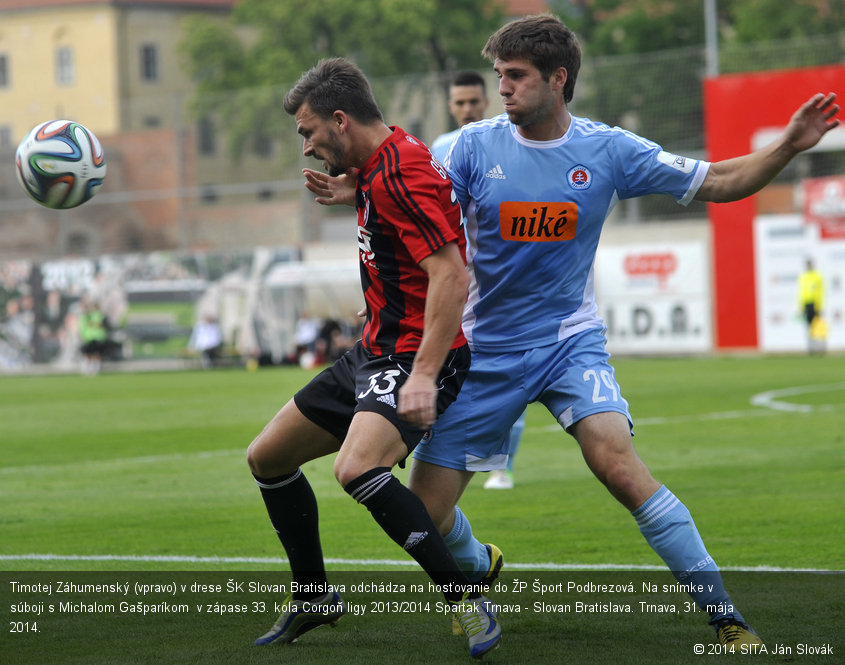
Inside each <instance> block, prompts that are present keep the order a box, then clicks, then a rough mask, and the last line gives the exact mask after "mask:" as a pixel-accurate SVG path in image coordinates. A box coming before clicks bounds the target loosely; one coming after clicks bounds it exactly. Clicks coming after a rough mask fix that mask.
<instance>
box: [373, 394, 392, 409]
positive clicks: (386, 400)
mask: <svg viewBox="0 0 845 665" xmlns="http://www.w3.org/2000/svg"><path fill="white" fill-rule="evenodd" d="M376 402H384V403H385V404H387V406H392V407H393V408H394V409H395V408H396V400H395V399H394V398H393V393H387V394H386V395H382V396H381V397H376Z"/></svg>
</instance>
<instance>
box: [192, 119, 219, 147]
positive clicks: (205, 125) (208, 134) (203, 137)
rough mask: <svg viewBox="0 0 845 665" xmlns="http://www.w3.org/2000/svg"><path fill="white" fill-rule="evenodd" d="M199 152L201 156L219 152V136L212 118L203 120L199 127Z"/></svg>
mask: <svg viewBox="0 0 845 665" xmlns="http://www.w3.org/2000/svg"><path fill="white" fill-rule="evenodd" d="M197 150H198V151H199V153H200V154H201V155H213V154H214V153H216V152H217V135H216V134H215V130H214V122H213V121H212V120H211V118H207V117H206V118H202V119H201V120H200V121H199V124H198V126H197Z"/></svg>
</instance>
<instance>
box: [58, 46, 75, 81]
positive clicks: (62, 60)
mask: <svg viewBox="0 0 845 665" xmlns="http://www.w3.org/2000/svg"><path fill="white" fill-rule="evenodd" d="M73 79H74V71H73V49H72V48H71V47H70V46H59V47H58V48H57V49H56V83H58V84H59V85H72V84H73Z"/></svg>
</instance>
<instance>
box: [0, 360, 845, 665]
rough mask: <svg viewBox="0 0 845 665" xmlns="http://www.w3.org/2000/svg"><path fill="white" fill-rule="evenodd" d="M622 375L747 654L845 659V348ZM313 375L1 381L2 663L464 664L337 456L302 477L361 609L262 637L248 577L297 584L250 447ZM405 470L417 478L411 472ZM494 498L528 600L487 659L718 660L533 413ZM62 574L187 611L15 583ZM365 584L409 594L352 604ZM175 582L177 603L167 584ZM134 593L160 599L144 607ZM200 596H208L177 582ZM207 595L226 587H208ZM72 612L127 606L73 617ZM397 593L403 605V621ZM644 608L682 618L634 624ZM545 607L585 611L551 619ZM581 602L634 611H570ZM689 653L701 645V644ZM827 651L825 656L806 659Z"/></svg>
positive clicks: (652, 367) (573, 451)
mask: <svg viewBox="0 0 845 665" xmlns="http://www.w3.org/2000/svg"><path fill="white" fill-rule="evenodd" d="M615 365H616V368H617V376H618V379H619V381H620V384H621V385H622V388H623V393H624V394H625V396H626V398H627V399H628V401H629V402H630V405H631V411H632V415H633V416H634V420H635V431H636V436H635V443H636V446H637V450H638V452H639V454H640V456H641V457H642V458H643V459H644V461H645V462H646V463H647V464H648V465H649V467H650V468H651V470H652V472H653V474H654V475H655V477H657V478H658V480H660V481H662V482H665V483H666V484H667V485H668V486H669V487H670V489H671V490H672V491H673V492H674V493H675V494H676V495H677V496H678V497H679V498H681V500H683V501H684V503H685V504H686V505H687V506H688V507H689V509H690V511H691V512H692V514H693V516H694V518H695V520H696V523H697V525H698V527H699V530H700V532H701V534H702V536H703V538H704V540H705V543H706V544H707V547H708V550H709V551H710V553H711V555H713V557H714V558H715V559H716V561H717V562H718V563H719V565H720V566H721V567H722V568H723V569H724V570H725V571H726V572H725V579H726V583H727V586H728V589H729V591H731V593H732V596H733V600H734V601H735V602H736V603H737V605H738V606H739V608H740V609H741V610H742V611H743V613H744V614H745V615H746V617H747V618H748V619H749V621H750V622H751V623H752V624H753V625H754V626H755V628H756V629H757V630H758V632H760V634H761V636H762V637H763V639H764V642H765V646H766V648H767V652H766V653H763V654H762V655H757V656H756V657H755V658H756V659H757V661H756V662H765V663H791V662H796V663H811V662H819V663H828V664H830V663H834V662H843V661H842V660H840V659H842V658H845V655H843V654H845V636H844V635H845V629H843V626H844V625H845V573H843V572H842V571H843V570H845V554H843V545H845V519H843V508H842V506H843V504H845V356H841V355H831V356H826V357H801V356H784V357H761V356H722V357H708V358H683V359H680V358H679V359H674V358H671V359H646V358H642V359H639V358H637V359H635V358H618V359H616V361H615ZM312 374H313V373H311V372H305V371H303V370H299V369H261V370H259V371H255V372H248V371H245V370H239V369H231V370H217V371H211V372H173V373H137V374H128V373H118V372H115V373H105V374H102V375H100V376H98V377H94V378H92V377H83V376H44V377H40V376H39V377H2V378H0V583H2V586H0V618H2V620H3V621H2V624H0V631H2V636H0V663H4V664H12V663H21V664H23V663H26V664H28V665H40V664H42V663H43V664H45V665H46V664H47V663H50V664H51V665H52V664H55V663H59V664H62V665H64V664H75V663H86V664H91V663H150V664H153V663H155V664H156V665H170V664H171V663H172V664H176V663H204V664H206V663H212V664H213V663H236V664H237V663H278V662H286V663H297V664H299V663H303V664H310V663H334V662H338V663H340V662H343V663H367V664H368V665H372V664H373V663H462V662H468V661H469V656H468V654H467V651H466V646H465V643H464V641H463V640H462V638H460V637H453V636H451V635H450V623H449V618H448V617H447V616H445V615H443V614H439V613H437V612H436V611H434V608H435V607H436V604H437V603H438V601H439V600H440V599H441V597H440V596H439V595H438V594H437V593H436V592H432V591H431V590H429V589H427V588H425V585H426V578H425V576H421V575H420V573H419V572H418V569H417V568H416V566H415V565H413V562H411V561H410V559H408V558H407V556H406V554H405V553H404V552H402V550H401V549H399V548H398V547H396V545H395V544H394V543H393V542H392V541H390V540H389V539H388V538H387V536H385V535H384V534H383V532H381V530H380V529H379V528H378V527H377V526H376V525H375V523H374V522H373V521H372V519H371V517H370V516H369V514H368V513H367V511H366V510H365V509H363V508H362V507H361V506H358V505H356V504H355V503H354V502H353V501H352V500H351V499H350V498H349V497H348V496H347V495H346V494H345V493H344V492H343V490H342V489H341V488H340V487H339V486H338V484H337V482H336V481H335V480H334V477H333V476H332V471H331V464H332V460H331V459H324V460H319V461H316V462H313V463H310V464H308V465H306V467H305V472H306V474H307V475H308V477H309V479H310V481H311V483H312V485H313V486H314V489H315V492H316V494H317V498H318V501H319V505H320V512H321V529H322V537H323V548H324V553H325V556H326V558H327V559H328V560H329V562H330V563H329V568H330V578H331V579H332V581H334V582H336V583H338V584H345V585H347V593H346V596H347V599H348V600H351V601H352V602H355V603H357V604H360V606H361V607H366V608H367V610H368V611H365V612H364V613H363V614H362V615H361V616H351V615H350V616H347V617H344V618H343V619H342V620H341V622H340V623H339V625H338V627H337V628H336V629H329V628H320V629H319V630H317V631H314V632H311V633H309V634H307V635H306V636H304V637H303V638H302V639H301V640H300V641H299V643H298V644H296V645H294V646H292V647H285V648H275V647H271V648H263V649H259V648H254V647H252V646H251V643H252V640H253V639H254V638H255V637H257V636H258V635H259V634H261V633H262V632H264V631H265V630H266V629H267V628H269V626H270V624H272V622H273V620H274V619H275V615H274V614H273V607H272V604H273V601H277V602H281V601H282V600H283V597H282V594H268V593H265V592H262V591H260V590H259V591H258V592H249V591H248V590H247V585H248V584H250V583H253V584H268V585H270V584H285V583H287V581H288V576H287V574H286V573H285V572H284V571H285V565H284V563H283V562H282V561H281V559H282V558H283V557H284V553H283V551H282V549H281V547H280V546H279V544H278V541H277V540H276V537H275V534H274V533H273V532H272V529H271V528H270V526H269V522H268V520H267V518H266V514H265V512H264V508H263V504H262V502H261V499H260V497H259V494H258V491H257V489H256V488H255V486H254V483H253V481H252V479H251V476H250V474H249V471H248V469H247V466H246V462H245V455H244V453H245V449H246V446H247V445H248V444H249V442H250V441H251V440H252V438H253V437H254V436H255V435H256V434H257V433H258V431H260V429H261V427H262V426H263V425H264V423H265V422H266V421H267V420H269V418H270V417H271V416H272V415H273V414H274V413H275V411H276V410H277V409H278V408H279V407H280V406H281V405H282V404H283V403H284V402H285V401H286V400H287V399H288V398H289V397H290V396H291V395H292V393H293V392H294V391H295V390H296V389H297V388H299V387H300V386H301V385H302V384H303V383H304V382H305V381H307V380H308V378H309V377H310V376H311V375H312ZM478 417H480V418H483V417H484V414H478ZM397 475H399V477H400V478H401V479H402V480H403V481H404V480H405V479H406V478H407V472H406V471H402V470H397ZM481 485H482V479H481V478H478V479H476V480H475V481H473V483H472V484H471V485H470V487H469V489H468V490H467V493H466V495H465V496H464V499H463V500H462V502H461V507H462V508H463V510H464V512H466V513H467V515H468V516H469V517H470V519H471V521H472V524H473V528H474V531H475V533H476V534H477V535H478V536H479V537H480V538H481V539H482V540H484V541H485V542H487V541H489V542H494V543H496V544H497V545H498V546H499V547H501V549H502V550H503V551H504V553H505V560H506V567H505V571H504V572H503V574H502V578H501V579H502V580H503V583H507V584H508V588H507V590H506V589H504V588H502V589H501V591H500V592H499V593H498V594H493V595H494V596H498V599H499V600H500V601H501V602H502V603H505V604H514V605H521V606H522V609H521V611H520V612H519V613H511V614H507V615H503V621H502V623H503V630H504V638H503V641H502V646H501V648H499V649H498V650H496V651H495V652H493V653H492V654H490V655H488V656H487V657H486V658H485V661H486V662H489V663H497V664H498V663H558V662H560V663H611V662H613V663H615V662H625V663H702V662H713V661H715V660H716V659H718V658H724V657H725V656H724V655H722V654H719V653H718V650H716V649H715V647H713V646H711V645H712V642H713V634H712V630H711V629H710V628H709V627H708V626H707V625H706V620H705V619H704V618H702V617H703V615H701V614H700V613H695V612H691V611H685V609H684V602H685V601H686V600H688V597H687V596H685V595H683V594H677V593H675V594H673V593H668V594H665V593H662V594H654V595H650V594H648V593H647V592H646V591H645V588H646V586H647V585H648V584H657V585H658V586H659V585H663V584H670V583H671V582H673V581H674V580H673V579H672V578H671V576H670V575H669V574H668V573H667V572H665V571H664V570H663V568H662V564H661V562H660V560H659V559H658V558H657V556H656V555H655V554H654V553H653V551H652V550H651V549H650V548H649V547H648V545H647V544H646V543H645V541H644V539H643V538H642V537H641V536H640V534H639V532H638V530H637V528H636V525H635V523H634V521H633V519H632V518H631V517H630V515H628V514H627V512H626V511H625V510H624V509H623V508H622V507H621V506H619V505H618V504H617V503H616V502H615V501H614V500H613V499H612V498H611V497H610V495H609V494H608V493H607V491H606V490H605V489H604V488H603V487H602V486H601V485H600V484H599V483H598V482H597V481H596V480H595V478H593V476H592V475H591V474H590V472H589V471H588V470H587V468H586V466H585V464H584V462H583V460H582V458H581V456H580V453H579V451H578V449H577V445H576V444H575V442H574V440H572V439H571V438H570V437H568V436H567V435H565V434H563V433H562V432H561V430H560V428H559V427H558V426H557V425H556V423H555V422H554V421H553V420H552V418H551V416H550V415H549V414H548V413H547V412H546V411H545V410H544V409H543V408H542V407H541V406H537V405H534V406H532V407H531V408H530V409H529V413H528V422H527V427H526V431H525V435H524V438H523V443H522V447H521V449H520V452H519V455H518V457H517V460H516V487H515V489H513V490H511V491H507V492H495V491H486V490H483V489H482V487H481ZM819 571H837V572H819ZM535 579H537V580H539V581H540V583H542V584H546V585H548V586H549V587H555V586H557V585H564V587H565V585H566V584H569V583H573V584H576V585H581V589H584V588H587V587H584V585H589V584H603V583H609V584H619V585H621V586H620V589H621V590H622V591H623V593H621V594H616V595H613V594H604V593H593V594H591V593H590V592H589V589H587V591H585V592H584V593H581V594H578V593H574V592H567V591H555V592H548V593H544V594H542V595H539V594H538V593H535V592H532V590H531V585H532V584H533V582H534V580H535ZM61 580H65V581H67V580H72V581H76V582H79V583H80V584H81V583H91V584H103V583H111V582H113V581H118V582H120V583H123V582H126V583H129V584H131V585H132V586H133V588H132V591H131V592H130V593H129V595H128V596H126V597H124V599H125V600H127V601H131V602H135V603H138V602H141V603H148V604H151V605H155V604H159V605H160V604H161V603H165V602H171V603H179V602H181V601H182V600H184V601H190V602H189V606H190V608H191V611H190V612H187V613H184V614H172V613H171V614H162V613H150V614H147V615H139V614H137V613H134V612H131V611H122V610H120V608H119V602H120V600H119V599H118V596H116V595H114V594H112V595H109V594H107V593H104V592H100V591H98V592H79V593H77V594H68V595H65V596H64V597H63V598H60V595H59V594H54V595H50V596H47V595H45V594H44V593H39V592H37V591H30V592H27V593H24V592H21V591H19V590H17V591H16V588H15V587H14V584H13V583H18V584H21V583H27V584H54V585H55V584H57V582H58V581H61ZM363 581H370V582H373V583H378V582H388V581H389V582H392V583H394V584H400V585H405V586H406V587H407V588H408V589H409V590H408V591H407V592H406V593H382V594H379V593H373V592H370V591H366V590H364V591H362V592H361V593H358V592H356V591H355V590H354V585H355V584H356V583H357V584H360V583H362V582H363ZM171 582H172V583H173V584H174V585H175V588H176V589H177V593H175V594H174V595H173V596H169V597H168V596H167V595H166V594H164V592H161V593H159V591H160V589H159V587H164V586H166V585H168V584H170V583H171ZM136 583H139V584H144V583H148V584H151V585H159V587H150V588H154V589H155V591H152V592H150V594H149V595H148V596H146V597H139V596H138V595H137V594H136V593H135V587H134V585H135V584H136ZM227 583H231V584H233V585H235V587H234V588H235V592H232V593H230V592H228V591H227V590H226V585H227ZM192 584H207V585H211V587H210V589H212V591H206V592H202V591H198V592H196V593H194V594H191V593H189V592H186V593H182V592H181V585H185V587H186V588H187V589H188V591H189V588H190V586H191V585H192ZM238 584H240V585H241V586H242V589H238V587H237V585H238ZM411 584H421V585H422V586H423V588H422V589H419V588H416V587H415V588H414V589H413V590H410V589H411V587H410V585H411ZM519 584H527V585H528V587H527V588H524V590H520V589H519V587H518V585H519ZM629 584H630V585H633V590H632V589H631V588H628V585H629ZM215 585H220V586H221V587H222V588H221V589H220V590H217V591H213V588H214V586H215ZM558 588H560V587H559V586H558ZM18 589H20V587H18ZM62 600H63V601H65V602H70V603H76V604H77V605H78V604H83V605H86V604H91V603H94V604H96V603H97V602H99V603H101V604H103V605H106V606H107V605H109V604H113V605H114V606H115V610H114V611H113V612H112V611H109V609H108V608H107V607H106V608H103V609H101V610H98V609H97V608H96V606H95V607H94V609H93V610H92V611H91V612H87V613H86V612H82V611H75V610H74V609H73V607H74V606H73V605H71V606H65V609H64V611H59V609H58V603H59V601H62ZM383 601H391V602H392V601H397V603H398V602H399V601H409V603H408V604H406V605H405V606H404V607H403V606H401V605H397V606H396V607H395V608H393V609H394V610H395V611H391V609H390V608H389V607H386V606H383V605H380V604H379V603H382V602H383ZM411 601H412V603H418V604H417V605H414V604H411ZM646 601H647V602H648V603H653V604H657V605H661V606H662V605H675V611H673V612H669V613H663V612H660V613H657V612H656V611H649V612H647V611H644V610H643V611H641V606H640V602H646ZM535 602H540V603H547V604H548V605H552V606H554V605H560V606H565V605H566V604H567V603H569V604H570V605H571V607H570V608H569V609H568V610H567V611H564V612H561V613H554V612H552V611H536V610H535ZM575 602H584V603H587V605H588V606H589V605H590V603H593V604H594V606H595V605H596V604H597V605H602V604H605V605H606V604H609V603H616V604H619V605H626V604H629V605H631V606H632V607H633V609H634V611H633V612H632V613H624V612H620V611H616V610H615V609H614V608H610V609H609V610H608V611H576V610H575V609H573V608H574V604H575ZM38 603H42V605H41V606H39V605H38ZM51 603H52V604H54V605H55V607H54V608H53V611H50V609H49V605H50V604H51ZM425 603H428V604H429V605H428V607H429V608H430V611H429V610H425V609H424V608H425V607H426V605H425ZM215 604H216V605H215ZM262 604H263V605H262ZM197 605H203V606H205V608H204V609H206V608H211V609H210V612H209V611H203V612H200V611H198V610H197V607H196V606H197ZM241 605H242V606H243V607H241V608H240V609H238V608H239V606H241ZM39 608H40V611H39ZM76 609H79V608H78V607H77V608H76ZM617 609H618V608H617ZM696 644H702V645H703V648H704V649H706V651H705V654H704V655H698V654H696V653H694V649H695V645H696ZM825 646H829V648H830V649H833V650H834V653H833V654H826V653H824V652H822V653H821V654H819V655H813V652H814V651H820V650H821V649H823V648H824V647H825ZM778 649H781V653H775V652H777V650H778ZM740 659H741V660H743V659H744V658H743V657H741V656H740Z"/></svg>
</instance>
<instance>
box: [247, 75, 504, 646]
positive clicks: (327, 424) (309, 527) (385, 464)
mask: <svg viewBox="0 0 845 665" xmlns="http://www.w3.org/2000/svg"><path fill="white" fill-rule="evenodd" d="M284 106H285V110H286V111H287V112H288V113H290V114H291V115H294V116H295V118H296V125H297V131H298V132H299V134H300V135H301V136H302V137H303V154H305V156H310V157H314V158H315V159H318V160H321V161H323V163H324V165H325V166H326V167H327V169H328V171H329V172H330V173H331V174H333V175H340V174H344V173H349V174H350V175H349V177H352V176H351V174H352V172H353V170H357V175H356V176H355V177H356V178H357V185H356V189H355V204H356V208H357V210H358V244H359V254H360V261H361V280H362V286H363V289H364V298H365V301H366V304H367V322H366V325H365V327H364V337H363V340H361V341H360V342H358V343H357V344H356V345H355V346H354V347H353V348H352V349H351V350H350V351H349V352H348V353H346V354H345V355H344V356H343V357H342V358H340V359H339V360H338V361H337V362H336V363H334V364H333V365H332V366H331V367H329V368H327V369H326V370H324V371H323V372H321V373H320V374H319V375H318V376H317V377H315V378H314V379H313V380H312V381H311V382H310V383H308V385H306V386H305V387H304V388H303V389H302V390H300V391H299V392H298V393H296V395H294V397H293V399H291V400H290V401H289V402H288V403H287V404H285V406H284V407H282V409H281V410H280V411H279V413H277V414H276V416H275V417H274V418H273V419H272V420H271V421H270V423H269V424H268V425H267V426H266V427H265V428H264V430H263V431H262V432H261V434H259V435H258V436H257V437H256V438H255V440H254V441H253V442H252V444H251V445H250V447H249V451H248V454H247V458H248V462H249V465H250V469H251V471H252V473H253V476H254V477H255V480H256V482H257V483H258V485H259V488H260V489H261V494H262V497H263V498H264V503H265V505H266V506H267V511H268V513H269V516H270V521H271V523H272V525H273V527H274V529H275V530H276V533H277V534H278V536H279V539H280V540H281V542H282V545H283V546H284V548H285V551H286V552H287V555H288V559H289V561H290V567H291V573H292V576H293V581H294V582H296V583H297V586H296V592H295V593H293V594H292V598H291V599H289V602H286V603H285V610H284V611H283V612H282V614H281V615H280V616H279V619H278V621H277V622H276V623H275V624H274V626H273V627H272V628H271V629H270V631H269V632H267V633H266V634H265V635H262V636H261V637H260V638H258V640H256V644H270V643H274V642H280V643H287V642H292V641H294V640H295V639H297V638H298V637H299V636H300V635H301V634H302V633H304V632H306V631H308V630H310V629H312V628H316V627H318V626H320V625H323V624H326V623H334V622H335V621H336V620H337V619H338V618H340V616H342V614H343V613H344V611H345V610H344V605H343V601H342V599H341V598H340V596H339V595H338V593H337V592H336V591H334V590H333V589H332V588H331V586H330V585H329V584H328V581H327V577H326V571H325V566H324V562H323V553H322V548H321V545H320V534H319V527H318V520H317V503H316V499H315V497H314V493H313V491H312V489H311V486H310V484H309V483H308V481H307V480H306V478H305V476H304V475H303V473H302V470H301V468H300V466H301V465H302V464H303V463H304V462H307V461H309V460H312V459H315V458H317V457H321V456H324V455H328V454H331V453H334V452H337V453H338V454H337V458H336V460H335V465H334V471H335V477H336V478H337V480H338V481H339V482H340V484H341V485H342V486H343V488H344V490H346V491H347V492H348V493H349V494H350V495H351V496H352V497H353V498H354V499H355V500H356V501H358V502H359V503H361V504H363V505H364V506H366V507H367V509H368V510H369V511H370V513H371V514H372V515H373V517H374V518H375V520H376V522H378V524H379V526H381V527H382V529H384V531H385V532H386V533H387V534H388V535H389V536H390V537H391V538H392V539H393V540H394V541H395V542H396V543H397V544H398V545H400V546H401V547H402V548H403V549H405V550H406V551H407V552H408V553H409V554H410V555H411V556H412V557H413V558H414V559H415V560H416V561H417V562H419V564H420V565H421V566H422V567H423V569H424V570H425V571H426V572H427V573H428V574H429V576H430V577H431V579H432V580H433V581H434V582H435V583H436V584H438V585H440V587H441V589H442V590H443V592H444V596H445V597H446V599H447V601H449V602H450V603H453V604H454V608H455V609H454V611H455V615H456V616H457V618H458V620H459V622H460V623H461V625H462V627H463V630H464V633H465V634H466V636H467V638H468V640H469V648H470V654H471V655H472V656H474V657H478V656H481V655H483V654H484V653H486V652H487V651H489V650H490V649H493V648H495V647H496V646H498V643H499V640H500V638H501V629H500V628H499V625H498V622H497V621H496V617H495V613H494V612H493V611H492V609H491V607H490V606H489V604H488V602H487V601H486V599H484V597H483V596H482V595H481V594H480V593H479V592H478V590H477V588H476V589H470V582H469V580H468V579H467V577H466V575H465V574H464V573H463V572H462V571H461V570H460V568H459V567H458V564H457V563H456V562H455V559H454V557H453V556H452V555H451V553H450V552H449V550H448V548H447V547H446V544H445V542H444V541H443V537H442V536H441V535H440V533H439V531H438V529H437V527H436V526H435V525H434V523H433V522H432V520H431V517H430V516H429V515H428V512H427V511H426V508H425V506H424V505H423V503H422V501H420V499H419V498H418V497H417V496H416V495H415V494H414V493H413V492H411V491H410V490H409V489H408V488H407V487H405V486H404V485H402V483H401V482H399V480H398V478H396V477H395V476H394V475H393V474H392V472H391V469H392V467H393V466H394V465H396V464H399V463H402V462H403V461H404V459H405V457H407V455H408V454H409V452H410V451H411V450H413V448H414V447H415V446H416V445H417V443H418V442H419V441H420V439H421V438H422V437H423V436H424V435H425V433H426V432H427V431H428V428H429V427H430V426H431V425H432V424H433V423H434V421H435V419H436V418H437V416H438V415H439V414H440V413H442V412H443V411H444V410H445V409H446V407H448V406H449V404H451V403H452V402H453V401H454V399H455V397H456V396H457V394H458V391H459V390H460V387H461V384H462V383H463V380H464V377H465V376H466V373H467V371H468V369H469V349H468V346H467V343H466V340H465V339H464V336H463V333H462V331H461V327H460V323H461V315H462V312H463V306H464V303H465V301H466V298H467V289H468V286H469V276H468V274H467V271H466V265H465V257H464V250H465V240H464V234H463V229H462V228H461V211H460V208H459V206H458V205H457V203H456V200H455V197H454V195H453V193H452V183H451V181H450V180H449V177H448V175H447V174H446V172H445V170H444V169H443V168H442V167H441V166H440V164H439V162H437V160H435V159H434V157H432V155H431V153H430V152H429V151H428V148H427V147H425V145H423V144H422V143H421V142H420V141H418V140H417V139H415V138H413V137H412V136H410V135H408V134H406V133H405V132H404V131H403V130H401V129H399V128H397V127H388V126H387V125H386V124H385V123H384V120H383V118H382V115H381V111H380V110H379V108H378V106H377V105H376V103H375V100H374V99H373V96H372V92H371V90H370V86H369V83H368V82H367V80H366V78H365V77H364V75H363V74H362V73H361V72H360V70H358V69H357V68H356V67H355V66H354V65H352V64H351V63H349V62H347V61H346V60H343V59H341V58H335V59H332V60H325V61H322V62H320V63H319V64H318V65H317V66H315V67H314V68H313V69H311V70H309V71H308V72H306V73H305V74H303V76H302V78H301V79H300V80H299V82H298V83H297V84H296V86H294V88H293V89H292V90H291V91H290V92H288V94H287V95H286V96H285V100H284ZM467 593H468V595H466V594H467ZM461 601H463V602H461Z"/></svg>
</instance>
